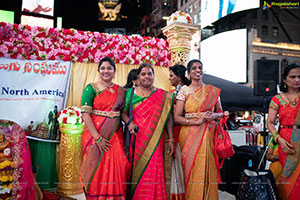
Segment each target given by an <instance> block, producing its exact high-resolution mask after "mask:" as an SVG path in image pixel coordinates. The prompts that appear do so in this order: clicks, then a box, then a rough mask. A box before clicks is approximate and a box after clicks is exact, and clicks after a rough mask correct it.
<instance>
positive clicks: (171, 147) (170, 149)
mask: <svg viewBox="0 0 300 200" xmlns="http://www.w3.org/2000/svg"><path fill="white" fill-rule="evenodd" d="M174 149H175V144H174V138H173V140H172V139H171V140H170V139H169V140H168V150H167V153H168V154H169V155H172V154H173V153H174Z"/></svg>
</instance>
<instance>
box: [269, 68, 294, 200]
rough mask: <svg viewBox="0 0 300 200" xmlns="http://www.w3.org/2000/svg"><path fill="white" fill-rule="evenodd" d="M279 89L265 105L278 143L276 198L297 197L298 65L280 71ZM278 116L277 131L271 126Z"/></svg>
mask: <svg viewBox="0 0 300 200" xmlns="http://www.w3.org/2000/svg"><path fill="white" fill-rule="evenodd" d="M281 83H282V85H281V87H280V90H281V91H282V92H283V93H281V94H278V95H276V96H274V97H273V98H272V100H271V103H270V106H269V114H268V120H267V126H268V129H269V132H270V133H271V135H272V137H273V138H274V140H275V142H277V143H278V144H279V147H278V156H279V161H280V163H281V166H282V173H281V176H280V179H279V184H278V188H279V194H280V199H281V200H285V199H299V196H300V176H299V175H300V140H299V138H300V103H299V98H300V91H299V88H300V66H299V65H296V64H291V65H289V66H287V67H286V68H285V69H284V73H283V75H282V82H281ZM277 114H278V115H279V116H278V120H279V123H280V125H281V127H280V132H279V133H278V132H277V130H276V129H275V126H274V124H275V120H276V117H277Z"/></svg>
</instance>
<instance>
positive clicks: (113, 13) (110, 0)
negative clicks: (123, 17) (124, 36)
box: [98, 0, 122, 21]
mask: <svg viewBox="0 0 300 200" xmlns="http://www.w3.org/2000/svg"><path fill="white" fill-rule="evenodd" d="M98 8H99V17H98V19H99V20H101V21H120V11H121V8H122V3H121V0H99V1H98Z"/></svg>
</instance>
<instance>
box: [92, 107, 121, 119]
mask: <svg viewBox="0 0 300 200" xmlns="http://www.w3.org/2000/svg"><path fill="white" fill-rule="evenodd" d="M92 114H93V115H98V116H102V117H108V118H111V119H112V118H115V117H120V111H112V110H111V111H102V110H95V109H93V111H92Z"/></svg>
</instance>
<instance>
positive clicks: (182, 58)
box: [162, 22, 200, 66]
mask: <svg viewBox="0 0 300 200" xmlns="http://www.w3.org/2000/svg"><path fill="white" fill-rule="evenodd" d="M199 29H200V26H199V25H194V24H187V23H179V22H174V23H172V24H170V25H168V26H166V27H164V28H163V29H162V31H163V34H164V35H165V36H166V37H167V41H168V43H169V51H170V53H171V65H174V64H178V63H179V64H182V65H184V66H186V65H187V63H188V61H189V54H190V51H191V47H190V42H191V40H192V35H193V34H194V33H195V32H196V31H197V30H199Z"/></svg>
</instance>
